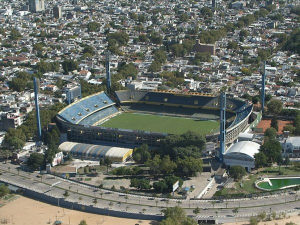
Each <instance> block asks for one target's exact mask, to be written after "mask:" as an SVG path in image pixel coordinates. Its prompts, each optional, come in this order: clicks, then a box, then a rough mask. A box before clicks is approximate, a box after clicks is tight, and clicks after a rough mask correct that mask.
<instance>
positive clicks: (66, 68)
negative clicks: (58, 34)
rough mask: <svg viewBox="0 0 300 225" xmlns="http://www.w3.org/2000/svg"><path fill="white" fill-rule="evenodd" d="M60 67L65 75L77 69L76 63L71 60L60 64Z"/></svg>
mask: <svg viewBox="0 0 300 225" xmlns="http://www.w3.org/2000/svg"><path fill="white" fill-rule="evenodd" d="M62 67H63V69H64V72H65V74H68V73H69V72H71V71H73V70H77V68H78V62H77V61H74V60H72V59H69V60H65V61H63V63H62Z"/></svg>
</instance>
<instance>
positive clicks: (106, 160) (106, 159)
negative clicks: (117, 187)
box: [104, 157, 112, 172]
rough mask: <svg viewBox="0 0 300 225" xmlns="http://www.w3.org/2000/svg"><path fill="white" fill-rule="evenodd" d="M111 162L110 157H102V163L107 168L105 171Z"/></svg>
mask: <svg viewBox="0 0 300 225" xmlns="http://www.w3.org/2000/svg"><path fill="white" fill-rule="evenodd" d="M111 164H112V161H111V159H110V158H108V157H106V158H105V159H104V165H105V166H106V169H107V171H106V172H108V167H111Z"/></svg>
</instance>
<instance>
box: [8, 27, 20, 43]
mask: <svg viewBox="0 0 300 225" xmlns="http://www.w3.org/2000/svg"><path fill="white" fill-rule="evenodd" d="M21 37H22V35H21V33H20V32H19V31H18V30H17V29H15V28H13V29H11V31H10V38H11V39H12V40H14V41H15V40H19V39H20V38H21Z"/></svg>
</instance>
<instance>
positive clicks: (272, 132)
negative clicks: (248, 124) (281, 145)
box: [264, 127, 277, 140]
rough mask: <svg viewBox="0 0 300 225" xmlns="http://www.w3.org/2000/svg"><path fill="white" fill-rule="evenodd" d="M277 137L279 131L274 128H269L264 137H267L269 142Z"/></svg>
mask: <svg viewBox="0 0 300 225" xmlns="http://www.w3.org/2000/svg"><path fill="white" fill-rule="evenodd" d="M276 135H277V131H276V130H275V128H273V127H270V128H267V129H266V131H265V133H264V136H265V137H267V138H268V139H269V140H274V139H275V138H276Z"/></svg>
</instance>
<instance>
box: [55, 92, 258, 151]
mask: <svg viewBox="0 0 300 225" xmlns="http://www.w3.org/2000/svg"><path fill="white" fill-rule="evenodd" d="M112 99H114V100H112ZM219 104H220V98H219V97H214V96H211V95H205V94H199V93H188V94H182V93H176V92H166V91H148V92H147V91H130V90H125V91H117V92H116V93H115V94H114V95H113V96H111V98H110V97H109V96H108V95H106V94H105V93H104V92H101V93H96V94H94V95H91V96H88V97H85V98H83V99H80V100H79V101H76V102H74V103H72V104H70V105H68V106H67V107H66V108H64V109H63V110H61V111H60V112H59V113H58V114H57V119H58V121H59V123H60V125H61V128H62V129H63V130H65V131H66V132H67V138H68V141H71V142H80V143H88V144H99V143H102V144H103V143H107V144H110V145H116V146H117V145H119V146H124V145H127V146H137V145H140V144H143V143H146V144H148V145H150V146H159V145H160V140H161V139H162V138H164V137H165V136H166V135H172V134H181V133H184V132H185V131H187V130H194V131H197V132H200V133H202V134H203V135H205V136H206V139H207V141H216V140H217V139H218V136H219V133H220V132H219V127H220V122H219V121H220V106H219ZM252 109H253V107H252V105H248V104H247V103H246V102H245V101H242V100H240V99H235V98H227V99H226V144H229V143H232V142H233V141H234V140H236V139H237V137H238V134H239V133H241V132H243V131H245V130H246V129H247V128H248V126H249V122H250V121H249V120H250V118H251V117H250V115H251V113H252Z"/></svg>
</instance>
